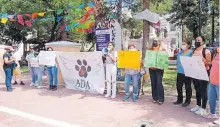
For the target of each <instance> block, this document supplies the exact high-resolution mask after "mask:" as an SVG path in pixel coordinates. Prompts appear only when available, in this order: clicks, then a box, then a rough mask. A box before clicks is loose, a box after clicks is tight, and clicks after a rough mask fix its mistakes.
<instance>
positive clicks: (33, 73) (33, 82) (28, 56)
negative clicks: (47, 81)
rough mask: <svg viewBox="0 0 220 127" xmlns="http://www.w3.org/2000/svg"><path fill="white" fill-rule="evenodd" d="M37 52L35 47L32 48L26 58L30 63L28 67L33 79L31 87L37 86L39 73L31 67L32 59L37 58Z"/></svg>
mask: <svg viewBox="0 0 220 127" xmlns="http://www.w3.org/2000/svg"><path fill="white" fill-rule="evenodd" d="M35 57H36V56H35V51H34V47H32V46H31V47H30V53H28V54H27V56H26V60H27V61H28V67H29V70H30V72H31V77H32V82H31V84H30V86H35V83H36V81H37V73H36V71H35V67H31V65H30V59H31V58H35Z"/></svg>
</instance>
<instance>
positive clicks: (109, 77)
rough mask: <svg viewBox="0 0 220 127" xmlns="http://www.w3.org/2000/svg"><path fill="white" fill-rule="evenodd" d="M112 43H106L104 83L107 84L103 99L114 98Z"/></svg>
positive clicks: (114, 65)
mask: <svg viewBox="0 0 220 127" xmlns="http://www.w3.org/2000/svg"><path fill="white" fill-rule="evenodd" d="M114 47H115V46H114V43H112V42H109V43H108V47H107V48H108V54H107V55H106V60H105V63H106V82H107V94H106V95H105V97H109V96H111V95H112V96H111V98H115V97H116V74H117V68H116V55H115V51H114Z"/></svg>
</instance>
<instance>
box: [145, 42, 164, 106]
mask: <svg viewBox="0 0 220 127" xmlns="http://www.w3.org/2000/svg"><path fill="white" fill-rule="evenodd" d="M150 50H154V51H166V50H165V49H163V48H162V44H161V42H160V40H159V39H157V38H155V39H154V40H153V44H152V47H151V49H150ZM163 73H164V70H163V69H159V68H155V67H150V68H149V74H150V80H151V89H152V97H153V103H158V104H159V105H162V104H163V102H164V88H163V83H162V80H163Z"/></svg>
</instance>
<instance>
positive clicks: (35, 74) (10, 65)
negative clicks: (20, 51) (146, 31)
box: [3, 46, 58, 92]
mask: <svg viewBox="0 0 220 127" xmlns="http://www.w3.org/2000/svg"><path fill="white" fill-rule="evenodd" d="M29 49H30V52H29V53H28V54H27V55H26V60H27V61H28V67H29V70H30V72H31V79H32V80H31V84H30V86H35V87H37V88H44V87H45V86H44V85H43V75H44V74H46V72H47V74H48V78H49V90H52V91H56V90H57V84H58V67H57V64H55V65H51V66H44V65H38V66H32V65H31V60H32V59H38V54H39V53H38V52H37V51H35V50H34V47H32V46H30V47H29ZM5 50H6V52H5V53H4V55H3V61H4V63H3V69H4V71H5V84H6V87H7V91H8V92H12V77H14V83H13V85H16V84H18V82H17V77H18V78H19V79H20V84H21V85H25V84H24V82H23V81H22V80H21V70H20V64H19V62H18V60H17V59H16V58H15V57H14V56H13V54H14V53H15V49H14V48H13V47H12V46H8V47H6V48H5ZM55 63H56V62H55Z"/></svg>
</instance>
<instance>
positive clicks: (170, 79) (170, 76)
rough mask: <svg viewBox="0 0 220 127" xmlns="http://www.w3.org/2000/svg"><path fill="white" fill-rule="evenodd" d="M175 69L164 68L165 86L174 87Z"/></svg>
mask: <svg viewBox="0 0 220 127" xmlns="http://www.w3.org/2000/svg"><path fill="white" fill-rule="evenodd" d="M176 76H177V72H176V70H165V71H164V75H163V82H164V84H165V85H166V86H169V87H176Z"/></svg>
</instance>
